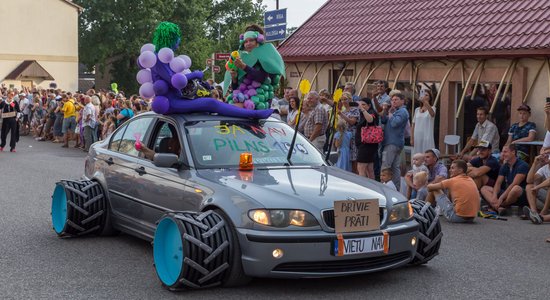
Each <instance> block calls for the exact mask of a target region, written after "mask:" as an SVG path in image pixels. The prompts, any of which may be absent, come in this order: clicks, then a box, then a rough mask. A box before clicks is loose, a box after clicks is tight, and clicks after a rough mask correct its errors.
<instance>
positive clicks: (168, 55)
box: [158, 48, 174, 64]
mask: <svg viewBox="0 0 550 300" xmlns="http://www.w3.org/2000/svg"><path fill="white" fill-rule="evenodd" d="M158 57H159V60H160V61H161V62H163V63H165V64H169V63H170V62H171V61H172V59H174V51H173V50H172V49H170V48H162V49H160V50H159V53H158Z"/></svg>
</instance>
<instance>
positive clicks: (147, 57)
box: [138, 51, 157, 68]
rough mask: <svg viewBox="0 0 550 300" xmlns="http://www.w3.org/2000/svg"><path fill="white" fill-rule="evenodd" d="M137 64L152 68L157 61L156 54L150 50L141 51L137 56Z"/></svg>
mask: <svg viewBox="0 0 550 300" xmlns="http://www.w3.org/2000/svg"><path fill="white" fill-rule="evenodd" d="M138 60H139V64H140V65H141V66H142V67H144V68H152V67H154V66H155V64H156V63H157V56H156V55H155V53H153V52H152V51H145V52H143V53H141V55H140V56H139V58H138Z"/></svg>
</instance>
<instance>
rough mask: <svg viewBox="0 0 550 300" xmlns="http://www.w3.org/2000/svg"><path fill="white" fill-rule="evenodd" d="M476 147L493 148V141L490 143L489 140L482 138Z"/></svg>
mask: <svg viewBox="0 0 550 300" xmlns="http://www.w3.org/2000/svg"><path fill="white" fill-rule="evenodd" d="M475 148H485V149H491V148H493V147H492V146H491V143H489V142H488V141H484V140H481V141H479V143H477V145H476V146H475Z"/></svg>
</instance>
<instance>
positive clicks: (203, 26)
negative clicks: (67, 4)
mask: <svg viewBox="0 0 550 300" xmlns="http://www.w3.org/2000/svg"><path fill="white" fill-rule="evenodd" d="M74 2H75V3H76V4H78V5H80V6H82V7H83V8H84V10H83V12H82V14H81V15H80V21H79V32H80V38H79V56H80V60H81V62H82V63H83V64H85V65H86V66H88V68H89V69H91V68H93V67H96V71H99V72H102V71H103V70H105V67H106V66H107V65H112V68H111V74H110V75H111V78H112V81H113V82H117V83H118V85H119V88H120V89H122V90H125V91H128V92H137V88H138V83H137V82H136V80H135V74H136V72H137V65H136V63H135V62H136V59H137V57H138V56H139V49H140V47H141V46H142V45H143V44H145V43H149V42H150V41H151V39H152V33H153V31H154V29H155V27H156V26H157V24H158V23H160V22H162V21H170V22H174V23H176V24H178V25H179V26H180V28H181V31H182V43H181V46H180V48H179V49H178V50H177V51H176V52H177V53H185V54H187V55H189V56H190V57H191V59H192V60H193V67H192V68H193V69H203V68H204V61H205V60H206V59H207V58H208V57H210V55H211V53H212V52H214V51H221V52H228V51H231V50H234V49H236V48H237V47H238V36H239V34H240V33H241V32H242V30H243V29H244V27H246V25H247V24H250V23H258V24H260V23H261V21H262V16H263V13H264V11H265V7H264V6H262V5H261V1H260V0H204V1H203V0H74Z"/></svg>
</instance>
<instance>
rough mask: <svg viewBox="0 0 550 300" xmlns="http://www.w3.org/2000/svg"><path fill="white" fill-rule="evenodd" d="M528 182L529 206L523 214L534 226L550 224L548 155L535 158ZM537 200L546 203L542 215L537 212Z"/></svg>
mask: <svg viewBox="0 0 550 300" xmlns="http://www.w3.org/2000/svg"><path fill="white" fill-rule="evenodd" d="M526 181H527V186H526V187H525V191H526V194H527V202H528V203H529V206H524V207H523V213H524V214H525V216H527V217H528V218H529V219H530V220H531V222H533V224H542V222H550V214H549V209H550V197H549V196H550V194H549V193H548V187H550V159H549V158H548V155H547V154H543V155H539V156H537V157H536V158H535V162H534V163H533V165H532V166H531V169H530V170H529V173H528V174H527V180H526ZM537 200H541V202H544V206H543V208H542V210H541V211H540V215H539V213H538V210H537Z"/></svg>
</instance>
